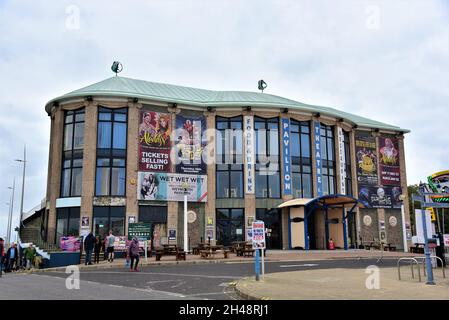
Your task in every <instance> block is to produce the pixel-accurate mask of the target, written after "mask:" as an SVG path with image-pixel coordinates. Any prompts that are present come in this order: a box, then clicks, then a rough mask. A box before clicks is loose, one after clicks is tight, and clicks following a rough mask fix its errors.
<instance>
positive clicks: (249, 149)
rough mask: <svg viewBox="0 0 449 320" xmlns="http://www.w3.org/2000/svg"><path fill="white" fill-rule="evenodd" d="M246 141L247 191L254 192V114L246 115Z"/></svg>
mask: <svg viewBox="0 0 449 320" xmlns="http://www.w3.org/2000/svg"><path fill="white" fill-rule="evenodd" d="M243 121H244V143H245V167H246V170H245V193H249V194H254V181H255V178H254V176H255V168H254V166H255V161H256V158H255V151H254V121H253V116H244V118H243Z"/></svg>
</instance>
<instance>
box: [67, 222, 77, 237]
mask: <svg viewBox="0 0 449 320" xmlns="http://www.w3.org/2000/svg"><path fill="white" fill-rule="evenodd" d="M79 230H80V218H79V217H75V218H72V217H70V219H69V227H68V230H67V235H68V236H75V237H77V236H79V234H80V232H79Z"/></svg>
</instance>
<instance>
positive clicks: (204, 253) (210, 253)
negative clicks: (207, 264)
mask: <svg viewBox="0 0 449 320" xmlns="http://www.w3.org/2000/svg"><path fill="white" fill-rule="evenodd" d="M229 252H231V250H227V249H226V250H225V249H223V250H200V256H201V258H205V259H207V258H215V255H216V254H223V258H224V259H227V258H228V257H229Z"/></svg>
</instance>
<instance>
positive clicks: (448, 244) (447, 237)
mask: <svg viewBox="0 0 449 320" xmlns="http://www.w3.org/2000/svg"><path fill="white" fill-rule="evenodd" d="M444 246H445V247H449V234H445V235H444Z"/></svg>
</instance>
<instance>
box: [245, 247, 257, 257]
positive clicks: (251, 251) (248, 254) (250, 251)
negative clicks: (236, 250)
mask: <svg viewBox="0 0 449 320" xmlns="http://www.w3.org/2000/svg"><path fill="white" fill-rule="evenodd" d="M242 255H243V256H244V257H254V249H253V248H245V249H243V250H242Z"/></svg>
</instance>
